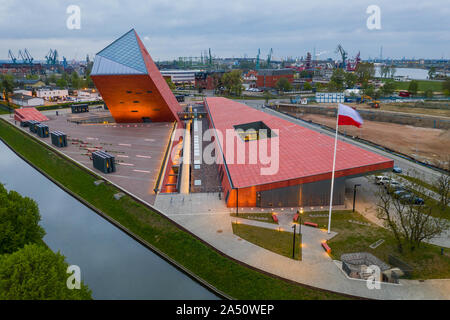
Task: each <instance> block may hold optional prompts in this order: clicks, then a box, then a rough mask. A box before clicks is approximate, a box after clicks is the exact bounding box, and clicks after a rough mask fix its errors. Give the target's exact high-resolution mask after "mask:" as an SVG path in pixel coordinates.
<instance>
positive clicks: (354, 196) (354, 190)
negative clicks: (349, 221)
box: [353, 184, 361, 212]
mask: <svg viewBox="0 0 450 320" xmlns="http://www.w3.org/2000/svg"><path fill="white" fill-rule="evenodd" d="M360 186H361V185H360V184H355V185H354V186H353V212H355V202H356V187H360Z"/></svg>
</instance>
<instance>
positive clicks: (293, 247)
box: [292, 224, 297, 259]
mask: <svg viewBox="0 0 450 320" xmlns="http://www.w3.org/2000/svg"><path fill="white" fill-rule="evenodd" d="M296 227H297V225H296V224H294V225H293V226H292V228H294V243H293V245H292V259H295V233H296V231H297V228H296Z"/></svg>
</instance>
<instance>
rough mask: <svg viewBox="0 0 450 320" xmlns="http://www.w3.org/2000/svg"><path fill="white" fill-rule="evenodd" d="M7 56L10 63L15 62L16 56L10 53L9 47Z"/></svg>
mask: <svg viewBox="0 0 450 320" xmlns="http://www.w3.org/2000/svg"><path fill="white" fill-rule="evenodd" d="M8 57H9V58H10V59H11V61H12V63H14V64H16V63H17V58H16V57H15V56H14V54H13V53H12V51H11V49H9V50H8Z"/></svg>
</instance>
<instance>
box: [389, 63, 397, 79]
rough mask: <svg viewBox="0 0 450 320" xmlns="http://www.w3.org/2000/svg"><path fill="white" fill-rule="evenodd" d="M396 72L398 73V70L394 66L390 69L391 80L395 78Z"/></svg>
mask: <svg viewBox="0 0 450 320" xmlns="http://www.w3.org/2000/svg"><path fill="white" fill-rule="evenodd" d="M396 72H397V69H396V68H395V67H394V66H391V67H390V68H389V73H390V77H391V78H394V76H395V73H396Z"/></svg>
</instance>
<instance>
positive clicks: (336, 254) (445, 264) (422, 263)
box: [305, 211, 450, 279]
mask: <svg viewBox="0 0 450 320" xmlns="http://www.w3.org/2000/svg"><path fill="white" fill-rule="evenodd" d="M310 214H316V212H314V213H306V214H305V219H307V220H308V221H312V222H316V223H318V224H319V226H325V225H327V223H328V220H327V219H328V218H327V217H309V215H310ZM348 220H356V221H362V222H369V221H368V220H367V219H365V218H364V217H363V216H362V215H360V214H359V213H357V212H355V213H352V212H351V211H337V212H335V213H333V215H332V220H331V230H332V231H336V232H338V235H337V236H335V237H334V238H332V239H331V240H329V241H328V242H327V243H328V245H329V246H330V247H331V256H332V257H333V259H337V260H340V257H341V255H342V254H343V253H352V252H361V251H364V252H369V253H372V254H373V255H375V256H377V257H378V258H380V259H381V260H383V261H385V262H386V263H388V256H389V254H392V255H394V256H396V257H398V258H400V259H401V260H403V261H404V262H406V263H408V264H409V265H410V266H412V267H413V268H414V272H413V274H412V278H413V279H448V278H450V249H446V254H445V255H443V256H441V255H440V247H438V246H435V245H431V244H426V243H424V244H422V245H421V247H419V248H416V249H415V251H413V252H411V251H410V250H409V248H407V247H405V248H404V253H403V254H400V253H398V251H397V245H396V242H395V239H394V236H393V235H392V233H391V232H390V231H388V230H387V229H385V228H381V227H378V226H376V225H374V224H371V226H365V225H359V224H355V223H350V222H348ZM380 239H384V240H385V242H384V243H383V244H381V245H380V246H378V247H377V248H376V249H371V248H370V247H369V246H370V245H371V244H372V243H374V242H376V241H377V240H380Z"/></svg>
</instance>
